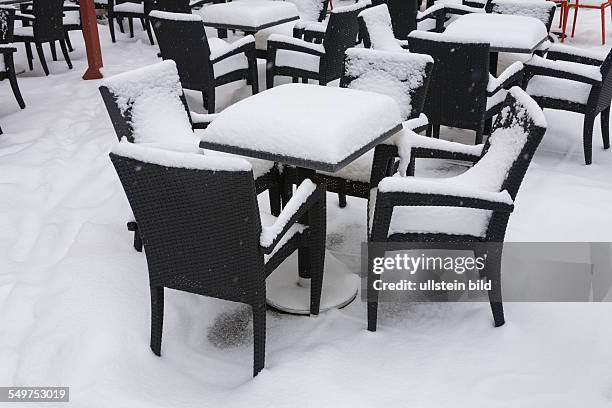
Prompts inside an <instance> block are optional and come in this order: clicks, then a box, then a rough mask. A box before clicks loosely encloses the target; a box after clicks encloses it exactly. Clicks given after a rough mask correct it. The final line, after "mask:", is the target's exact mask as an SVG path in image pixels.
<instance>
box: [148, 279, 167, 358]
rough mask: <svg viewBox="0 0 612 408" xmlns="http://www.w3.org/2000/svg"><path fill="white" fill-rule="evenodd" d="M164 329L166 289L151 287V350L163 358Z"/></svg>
mask: <svg viewBox="0 0 612 408" xmlns="http://www.w3.org/2000/svg"><path fill="white" fill-rule="evenodd" d="M163 327H164V287H163V286H151V350H152V351H153V353H154V354H155V355H156V356H161V342H162V331H163Z"/></svg>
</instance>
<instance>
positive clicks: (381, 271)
mask: <svg viewBox="0 0 612 408" xmlns="http://www.w3.org/2000/svg"><path fill="white" fill-rule="evenodd" d="M493 280H500V281H501V286H502V292H503V300H504V301H506V302H568V301H569V302H593V301H596V302H599V301H611V300H612V293H611V288H612V244H610V243H599V242H598V243H565V242H564V243H518V242H513V243H427V242H425V243H368V244H364V245H363V247H362V291H361V293H362V300H364V301H368V300H369V299H374V300H376V301H378V302H386V301H388V302H398V301H406V302H414V301H418V302H422V301H435V302H440V301H442V302H444V301H454V302H462V301H466V302H471V301H489V297H488V291H490V290H491V289H492V281H493ZM500 300H501V299H500Z"/></svg>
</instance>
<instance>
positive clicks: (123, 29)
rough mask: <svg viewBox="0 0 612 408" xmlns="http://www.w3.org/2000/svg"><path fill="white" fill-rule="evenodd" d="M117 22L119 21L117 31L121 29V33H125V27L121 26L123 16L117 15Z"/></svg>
mask: <svg viewBox="0 0 612 408" xmlns="http://www.w3.org/2000/svg"><path fill="white" fill-rule="evenodd" d="M117 23H119V31H121V33H123V34H125V28H123V17H119V18H118V19H117Z"/></svg>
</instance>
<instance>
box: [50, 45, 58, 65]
mask: <svg viewBox="0 0 612 408" xmlns="http://www.w3.org/2000/svg"><path fill="white" fill-rule="evenodd" d="M49 49H50V50H51V58H52V59H53V61H57V49H56V48H55V41H51V42H50V43H49Z"/></svg>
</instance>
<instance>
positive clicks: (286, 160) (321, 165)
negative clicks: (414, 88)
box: [200, 123, 402, 173]
mask: <svg viewBox="0 0 612 408" xmlns="http://www.w3.org/2000/svg"><path fill="white" fill-rule="evenodd" d="M400 130H402V124H401V123H400V124H398V125H397V126H395V127H393V128H392V129H390V130H388V131H386V132H384V133H383V134H382V135H380V136H379V137H377V138H376V139H374V140H372V141H371V142H370V143H368V144H367V145H364V146H363V147H362V148H360V149H358V150H357V151H355V152H353V153H352V154H350V155H349V156H347V157H346V158H345V159H343V160H342V161H341V162H338V163H336V164H331V163H325V162H320V161H316V160H307V159H300V158H297V157H290V156H285V155H278V154H273V153H267V152H262V151H259V150H252V149H245V148H242V147H237V146H230V145H224V144H220V143H213V142H207V141H204V140H202V141H200V147H201V148H202V149H210V150H215V151H218V152H224V153H231V154H237V155H239V156H246V157H252V158H255V159H262V160H269V161H273V162H277V163H281V164H286V165H290V166H295V167H301V168H306V169H311V170H316V171H325V172H328V173H335V172H337V171H339V170H341V169H343V168H344V167H346V166H347V165H348V164H349V163H351V162H353V161H355V159H357V158H358V157H359V156H362V155H363V154H365V153H366V152H367V151H369V150H371V149H373V148H374V147H375V146H376V145H378V144H380V143H381V142H384V141H385V140H387V139H388V138H390V137H391V136H393V135H394V134H396V133H397V132H399V131H400Z"/></svg>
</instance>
